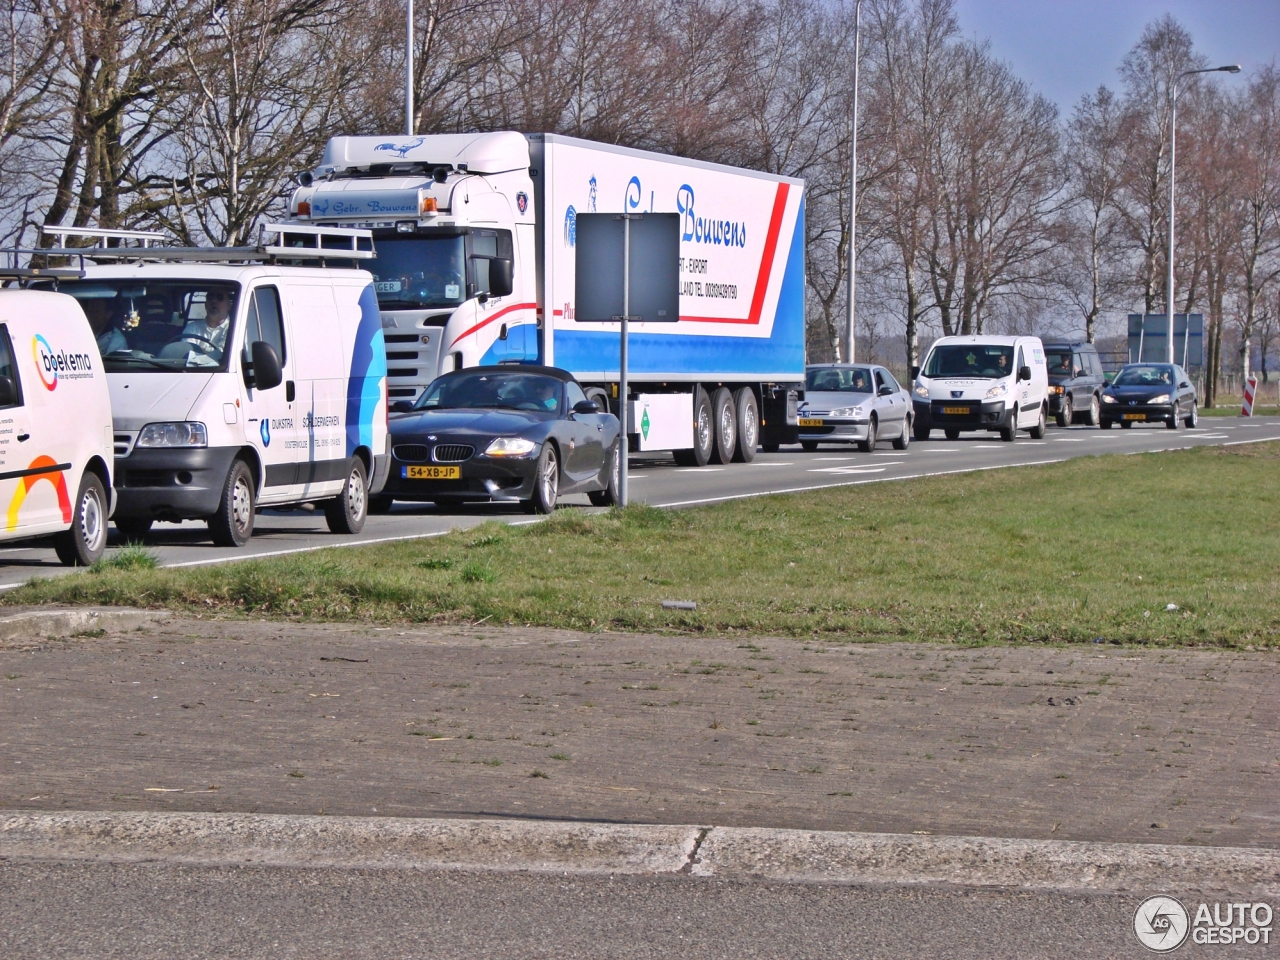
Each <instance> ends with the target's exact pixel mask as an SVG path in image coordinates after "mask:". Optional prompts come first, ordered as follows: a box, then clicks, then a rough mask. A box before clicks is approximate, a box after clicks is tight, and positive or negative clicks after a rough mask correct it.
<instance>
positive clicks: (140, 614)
mask: <svg viewBox="0 0 1280 960" xmlns="http://www.w3.org/2000/svg"><path fill="white" fill-rule="evenodd" d="M171 616H172V614H170V613H169V612H168V611H153V610H138V609H135V608H133V607H47V608H40V607H34V608H28V609H26V610H22V609H18V610H17V611H16V612H14V613H10V614H8V615H7V616H2V617H0V643H3V642H4V641H6V640H43V639H45V638H46V637H70V636H74V635H75V634H77V633H86V632H88V631H96V630H104V631H114V630H134V629H137V628H138V627H148V626H151V625H152V624H154V623H158V622H160V621H161V620H166V619H168V618H169V617H171Z"/></svg>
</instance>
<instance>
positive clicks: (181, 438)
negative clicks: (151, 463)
mask: <svg viewBox="0 0 1280 960" xmlns="http://www.w3.org/2000/svg"><path fill="white" fill-rule="evenodd" d="M208 445H209V431H208V430H207V429H205V425H204V424H203V423H199V422H197V421H194V420H182V421H179V422H177V423H148V424H147V425H146V426H145V427H143V428H142V430H141V431H140V432H139V433H138V442H137V443H136V444H135V446H139V447H207V446H208Z"/></svg>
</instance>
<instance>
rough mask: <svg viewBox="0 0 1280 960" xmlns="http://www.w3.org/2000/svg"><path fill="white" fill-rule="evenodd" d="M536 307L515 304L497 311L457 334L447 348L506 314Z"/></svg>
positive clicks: (527, 304) (532, 304)
mask: <svg viewBox="0 0 1280 960" xmlns="http://www.w3.org/2000/svg"><path fill="white" fill-rule="evenodd" d="M537 307H538V305H537V304H536V303H516V304H513V305H511V306H509V307H505V308H503V309H502V310H499V311H498V312H497V313H495V314H494V315H493V316H492V317H485V318H484V319H483V320H481V321H480V322H479V323H477V324H476V325H475V326H474V327H471V328H470V329H468V330H463V331H462V332H461V333H460V334H458V335H457V336H456V337H454V338H453V342H452V343H450V344H449V348H450V349H452V348H453V346H454V344H456V343H457V342H458V341H459V340H461V339H462V338H463V337H469V336H471V334H473V333H475V332H476V331H477V330H479V329H480V328H481V327H485V326H488V325H489V324H491V323H493V321H495V320H497V319H498V318H499V317H505V316H506V315H507V314H508V313H512V312H514V311H516V310H536V309H537Z"/></svg>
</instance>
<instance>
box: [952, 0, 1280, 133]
mask: <svg viewBox="0 0 1280 960" xmlns="http://www.w3.org/2000/svg"><path fill="white" fill-rule="evenodd" d="M956 10H957V13H958V14H959V18H960V28H961V30H962V31H963V32H964V34H965V35H966V36H968V37H972V38H976V39H980V40H982V39H986V40H990V42H991V50H992V53H994V54H995V55H996V56H997V57H998V58H1000V59H1001V60H1004V61H1006V62H1007V63H1009V64H1010V65H1011V66H1012V67H1013V69H1014V71H1015V72H1016V73H1017V74H1018V75H1019V76H1020V77H1022V78H1023V79H1025V80H1026V81H1028V82H1029V83H1030V84H1031V86H1032V87H1033V88H1034V89H1035V90H1036V91H1037V92H1038V93H1042V94H1044V95H1045V96H1046V97H1048V98H1049V99H1050V100H1052V101H1053V102H1054V103H1056V104H1057V105H1058V108H1059V109H1060V110H1061V111H1062V113H1063V115H1064V116H1065V115H1069V114H1070V112H1071V110H1072V108H1073V107H1074V106H1075V104H1076V102H1077V101H1078V100H1079V99H1080V97H1081V96H1082V95H1084V94H1086V93H1090V92H1092V91H1094V90H1096V89H1097V88H1098V86H1099V85H1101V84H1106V85H1107V86H1109V87H1111V88H1113V89H1115V88H1116V87H1118V86H1119V74H1118V73H1117V72H1116V71H1117V68H1118V67H1119V66H1120V62H1121V61H1122V60H1123V59H1124V56H1125V54H1126V53H1128V51H1129V49H1130V48H1131V47H1132V46H1133V45H1134V44H1135V43H1136V42H1137V41H1138V38H1139V37H1141V36H1142V30H1143V28H1144V27H1145V26H1146V25H1147V24H1148V23H1150V22H1151V21H1153V20H1155V19H1157V18H1158V17H1160V16H1162V15H1163V14H1165V13H1171V14H1173V16H1174V17H1175V18H1177V20H1178V21H1179V22H1180V23H1181V24H1182V25H1183V26H1184V27H1186V28H1187V29H1188V30H1189V31H1190V33H1191V36H1192V38H1193V39H1194V40H1195V45H1196V50H1197V51H1198V52H1200V53H1202V54H1204V56H1205V57H1206V58H1207V59H1208V60H1209V65H1210V66H1215V67H1216V66H1219V65H1221V64H1228V63H1238V64H1240V65H1241V66H1242V67H1244V71H1245V73H1246V74H1247V73H1248V72H1249V71H1250V70H1251V69H1256V68H1257V67H1259V66H1262V65H1265V64H1267V63H1270V62H1271V61H1272V60H1275V61H1276V62H1277V63H1278V64H1280V0H1163V2H1161V0H956ZM1243 77H1244V74H1241V75H1239V76H1238V77H1237V78H1232V77H1230V76H1228V75H1224V82H1226V83H1231V82H1233V80H1238V79H1243Z"/></svg>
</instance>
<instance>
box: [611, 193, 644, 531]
mask: <svg viewBox="0 0 1280 960" xmlns="http://www.w3.org/2000/svg"><path fill="white" fill-rule="evenodd" d="M641 216H643V214H639V213H621V214H618V218H619V219H621V220H622V316H620V317H614V319H615V320H621V321H622V330H621V334H622V336H621V342H620V343H619V344H618V422H619V423H621V424H622V430H621V432H620V439H619V440H618V458H619V462H618V506H620V507H625V506H626V505H627V502H628V501H627V461H628V460H630V459H631V458H630V457H628V456H627V454H628V453H629V450H628V449H627V448H628V447H629V446H630V441H629V439H628V438H629V437H630V435H631V434H630V432H629V431H628V430H627V416H628V414H629V413H630V412H631V411H629V410H628V409H627V321H628V320H630V319H631V317H630V313H631V221H632V220H633V219H634V220H639V219H640V218H641Z"/></svg>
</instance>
